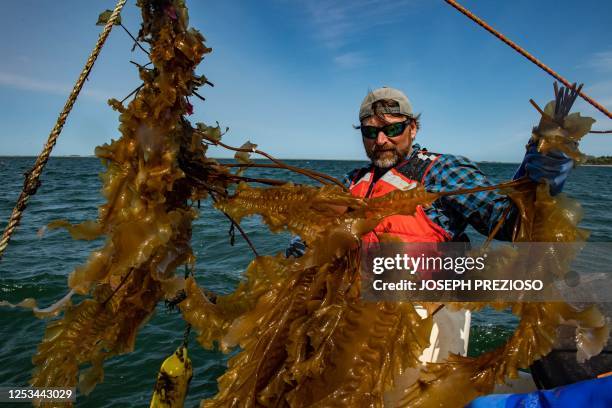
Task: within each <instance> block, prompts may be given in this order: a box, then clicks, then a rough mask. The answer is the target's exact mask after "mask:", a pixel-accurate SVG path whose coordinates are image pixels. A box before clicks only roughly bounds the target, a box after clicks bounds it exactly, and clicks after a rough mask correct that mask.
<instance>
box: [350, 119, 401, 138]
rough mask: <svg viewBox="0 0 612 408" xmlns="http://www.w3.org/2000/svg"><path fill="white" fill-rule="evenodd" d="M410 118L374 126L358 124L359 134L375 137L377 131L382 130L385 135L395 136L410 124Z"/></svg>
mask: <svg viewBox="0 0 612 408" xmlns="http://www.w3.org/2000/svg"><path fill="white" fill-rule="evenodd" d="M411 122H412V119H407V120H405V121H403V122H397V123H391V124H390V125H386V126H383V127H376V126H360V127H359V128H360V129H361V135H362V136H363V137H365V138H366V139H376V138H377V137H378V132H383V133H384V134H385V136H387V137H397V136H399V135H401V134H402V133H404V130H406V127H407V126H410V123H411Z"/></svg>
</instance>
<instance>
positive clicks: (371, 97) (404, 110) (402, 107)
mask: <svg viewBox="0 0 612 408" xmlns="http://www.w3.org/2000/svg"><path fill="white" fill-rule="evenodd" d="M381 99H391V100H393V101H396V102H397V103H398V105H399V106H397V107H389V108H386V110H385V112H384V113H391V114H395V115H406V116H408V117H411V118H412V117H414V115H413V113H412V105H411V104H410V101H409V100H408V97H407V96H406V95H404V93H403V92H402V91H400V90H398V89H395V88H389V87H387V86H383V87H382V88H378V89H375V90H373V91H370V92H369V93H368V94H367V95H366V97H365V99H364V100H363V102H361V107H360V108H359V121H362V120H363V119H365V118H367V117H368V116H372V115H374V111H373V110H372V104H373V103H374V102H376V101H380V100H381Z"/></svg>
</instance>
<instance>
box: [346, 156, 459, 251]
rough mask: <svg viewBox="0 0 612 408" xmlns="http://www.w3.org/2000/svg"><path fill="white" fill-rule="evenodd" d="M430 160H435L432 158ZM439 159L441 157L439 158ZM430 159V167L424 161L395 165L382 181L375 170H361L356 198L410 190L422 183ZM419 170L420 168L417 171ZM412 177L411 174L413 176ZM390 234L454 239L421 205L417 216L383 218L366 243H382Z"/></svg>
mask: <svg viewBox="0 0 612 408" xmlns="http://www.w3.org/2000/svg"><path fill="white" fill-rule="evenodd" d="M430 159H433V157H432V158H430ZM435 159H437V157H435ZM435 159H433V160H429V161H428V163H427V166H422V165H421V163H409V162H403V163H401V164H399V165H398V166H396V167H395V168H391V169H390V170H389V171H387V172H386V173H385V174H384V175H383V176H382V177H380V178H379V179H378V180H376V181H373V180H374V169H373V168H370V169H360V170H357V171H355V172H354V173H353V177H354V178H353V180H352V181H351V184H350V187H349V190H350V191H351V194H352V195H353V196H356V197H362V198H363V197H366V196H367V197H368V198H370V197H380V196H383V195H385V194H388V193H390V192H392V191H394V190H409V189H411V188H414V187H416V185H417V183H422V182H423V181H424V179H425V175H426V174H427V172H428V171H429V169H430V168H431V165H433V162H435ZM415 169H416V171H415ZM409 175H410V176H412V178H411V177H409ZM382 234H389V235H392V236H395V237H398V238H399V239H401V240H402V241H403V242H443V241H450V240H451V235H450V233H449V232H447V231H446V230H444V229H443V228H442V227H441V226H439V225H438V224H436V223H434V222H433V221H432V220H431V219H430V218H429V217H428V216H427V214H425V211H424V210H423V208H422V207H421V206H418V207H417V210H416V212H415V213H414V214H413V215H392V216H390V217H387V218H385V219H383V220H382V221H381V222H380V224H378V225H377V226H376V228H374V230H373V231H371V232H369V233H367V234H365V235H364V236H363V237H362V241H363V242H364V243H372V242H379V238H378V237H379V236H380V235H382Z"/></svg>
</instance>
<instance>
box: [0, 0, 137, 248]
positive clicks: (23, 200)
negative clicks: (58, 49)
mask: <svg viewBox="0 0 612 408" xmlns="http://www.w3.org/2000/svg"><path fill="white" fill-rule="evenodd" d="M126 1H127V0H119V1H118V2H117V5H116V6H115V9H114V10H113V13H112V14H111V16H110V18H109V19H108V21H107V23H106V25H105V26H104V30H102V33H100V36H99V37H98V42H97V43H96V46H95V47H94V49H93V51H92V52H91V54H90V55H89V58H88V59H87V62H86V63H85V67H84V68H83V71H81V75H80V76H79V79H77V81H76V83H75V84H74V88H72V92H70V96H69V97H68V100H67V101H66V104H65V105H64V109H62V112H61V113H60V115H59V117H58V118H57V122H55V126H54V127H53V129H52V130H51V133H50V134H49V138H48V139H47V143H46V144H45V147H44V148H43V150H42V152H41V153H40V155H39V156H38V158H37V159H36V163H34V166H33V167H32V168H31V169H30V171H28V172H27V173H26V177H25V181H24V183H23V189H22V191H21V194H20V195H19V198H18V199H17V203H16V204H15V208H13V212H12V213H11V218H9V221H8V224H7V225H6V228H5V230H4V233H3V234H2V239H1V240H0V259H2V255H3V254H4V250H5V249H6V247H7V246H8V243H9V240H10V239H11V234H13V232H14V231H15V229H16V228H17V225H19V222H20V221H21V216H22V214H23V211H24V210H25V208H26V206H27V203H28V200H29V198H30V196H32V195H34V194H36V190H37V189H38V187H39V186H40V181H39V178H40V175H41V173H42V171H43V169H44V167H45V164H47V161H48V160H49V155H50V154H51V150H53V147H54V146H55V143H56V141H57V138H58V136H59V135H60V133H61V131H62V128H63V127H64V124H65V123H66V118H67V117H68V114H69V113H70V111H71V110H72V107H73V106H74V103H75V102H76V99H77V97H78V96H79V92H81V88H82V87H83V84H84V83H85V80H86V79H87V76H88V75H89V72H90V71H91V69H92V67H93V65H94V63H95V62H96V59H97V58H98V55H99V54H100V51H101V50H102V46H103V45H104V42H105V41H106V39H107V38H108V35H109V34H110V32H111V30H112V28H113V25H114V23H115V21H116V20H117V18H118V17H119V14H120V13H121V9H122V8H123V6H124V5H125V2H126Z"/></svg>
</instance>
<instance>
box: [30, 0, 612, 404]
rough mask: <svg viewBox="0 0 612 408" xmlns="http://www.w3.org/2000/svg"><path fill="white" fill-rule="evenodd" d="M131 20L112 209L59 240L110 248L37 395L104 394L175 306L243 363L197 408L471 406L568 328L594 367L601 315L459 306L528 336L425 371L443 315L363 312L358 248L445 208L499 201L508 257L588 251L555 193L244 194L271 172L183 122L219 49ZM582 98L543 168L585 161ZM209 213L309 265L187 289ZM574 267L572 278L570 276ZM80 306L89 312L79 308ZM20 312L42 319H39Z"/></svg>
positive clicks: (556, 123)
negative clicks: (204, 203)
mask: <svg viewBox="0 0 612 408" xmlns="http://www.w3.org/2000/svg"><path fill="white" fill-rule="evenodd" d="M137 4H138V6H139V7H141V9H142V18H143V23H142V27H141V29H140V32H139V34H138V37H137V40H138V41H140V42H144V43H148V44H149V45H150V53H149V56H150V59H151V66H150V67H149V68H147V67H146V66H140V67H139V68H138V69H139V74H140V78H141V80H142V81H143V84H142V85H141V86H140V87H139V88H138V90H137V91H136V92H135V93H134V98H133V99H132V100H131V101H130V102H129V104H128V105H127V106H125V105H124V104H123V103H122V102H120V101H117V100H111V101H109V103H110V104H111V106H112V107H113V108H114V109H115V110H117V111H118V112H119V113H120V118H119V120H120V127H119V130H120V132H121V137H120V138H119V139H118V140H115V141H112V142H111V143H110V144H107V145H103V146H100V147H98V148H97V149H96V155H97V156H98V157H99V158H101V159H102V161H103V163H104V165H105V166H106V169H107V170H106V172H105V173H104V175H103V188H102V192H103V195H104V197H105V198H106V203H105V204H103V205H102V206H101V207H100V208H99V214H98V219H97V220H96V221H87V222H84V223H82V224H79V225H76V226H72V225H69V224H67V223H66V222H56V223H54V224H53V226H62V227H66V228H67V229H68V231H69V232H70V233H71V235H72V236H73V238H75V239H94V238H97V237H100V236H105V237H106V240H105V243H104V245H103V247H102V248H100V249H99V250H96V251H94V252H93V253H92V254H91V255H90V256H89V259H88V260H87V262H86V263H85V264H83V265H82V266H79V267H77V268H76V269H75V270H74V271H73V272H72V273H71V274H70V276H69V279H68V286H69V288H70V292H69V294H68V295H67V296H66V297H64V298H63V299H62V300H61V301H60V302H58V303H57V304H56V305H54V306H52V307H50V308H47V309H38V308H35V313H36V314H37V316H39V317H50V316H56V315H58V314H60V313H61V314H62V316H61V318H59V319H57V320H54V321H51V322H50V323H48V325H47V328H46V331H45V335H44V338H43V340H42V341H41V343H40V345H39V347H38V350H37V353H36V355H35V356H34V358H33V362H34V364H35V366H36V369H35V372H34V375H33V377H32V385H34V386H36V387H72V386H75V385H77V384H78V386H79V389H80V391H81V392H82V393H85V394H86V393H88V392H90V391H91V390H92V389H93V387H94V386H95V384H96V383H98V382H100V381H102V379H103V363H104V361H105V360H106V359H108V358H110V357H112V356H114V355H118V354H123V353H128V352H130V351H132V350H133V348H134V342H135V338H136V335H137V333H138V330H139V328H140V327H141V326H142V325H143V324H144V323H145V322H146V320H147V318H148V317H150V315H151V314H152V313H153V311H154V309H155V306H156V305H157V304H158V303H159V302H160V301H161V300H164V299H174V300H175V301H176V299H179V301H180V300H182V301H180V302H179V303H178V307H179V308H180V310H181V313H182V315H183V318H184V319H185V321H186V322H188V323H189V324H190V325H191V326H192V327H193V328H194V329H195V330H196V332H197V334H198V341H199V342H200V344H201V345H202V346H203V347H206V348H212V347H215V346H218V347H219V348H220V349H221V350H223V351H224V352H227V351H229V350H232V349H234V348H235V347H240V349H241V351H240V352H239V353H238V354H236V355H235V356H234V357H233V358H232V359H230V361H229V367H228V370H227V371H226V373H225V374H224V375H223V376H221V377H220V378H219V392H218V394H217V395H216V396H215V397H213V398H211V399H209V400H206V401H203V402H202V406H204V407H227V406H237V407H238V406H240V407H242V406H245V407H248V406H268V407H281V406H290V407H331V406H338V407H344V406H383V405H387V406H394V407H395V406H411V407H412V406H420V407H428V406H460V405H463V404H465V403H467V402H468V401H470V400H471V399H473V398H474V397H476V396H479V395H482V394H486V393H489V392H491V391H492V389H493V386H494V384H495V383H500V382H503V381H504V380H505V379H506V378H512V377H516V376H517V370H518V369H519V368H527V367H529V365H530V364H531V363H532V362H533V361H534V360H536V359H538V358H540V357H542V356H544V355H546V354H547V353H548V352H550V350H551V347H552V343H553V340H554V338H555V330H556V327H557V326H558V325H560V324H572V325H575V326H576V327H577V332H576V339H577V347H578V350H579V357H580V358H589V357H590V356H592V355H594V354H597V353H598V352H599V351H601V349H602V347H603V345H604V343H605V341H606V340H607V337H608V334H609V333H608V327H607V325H606V322H605V318H604V316H602V314H601V313H600V312H599V311H598V310H597V309H596V308H595V307H592V308H589V309H585V310H576V309H574V308H573V307H571V306H569V305H567V304H564V303H456V304H448V305H447V306H448V307H452V308H464V309H470V310H479V309H482V308H483V307H485V306H492V307H495V308H497V309H506V308H512V312H513V313H514V314H516V315H518V316H519V317H520V323H519V326H518V327H517V329H516V331H515V333H514V334H513V336H512V337H511V338H510V339H509V340H508V342H507V343H506V344H504V345H502V346H501V347H499V348H498V349H496V350H493V351H490V352H487V353H484V354H482V355H481V356H478V357H475V358H472V357H461V356H450V357H449V359H448V360H447V361H446V362H443V363H437V364H430V365H427V366H426V367H421V364H420V361H419V360H418V358H419V356H420V354H421V353H422V351H423V350H424V349H425V348H426V347H427V346H428V345H429V333H430V331H431V327H432V324H433V319H432V315H431V314H430V315H429V316H428V317H427V318H421V317H420V316H419V315H418V314H417V313H416V310H415V307H414V304H412V303H408V302H378V303H372V302H370V303H368V302H364V301H362V300H361V299H360V293H361V287H360V285H361V281H360V278H359V267H358V265H359V245H360V237H361V236H362V235H363V234H365V233H367V232H369V231H370V230H372V229H373V228H374V227H375V226H376V225H377V224H378V223H379V222H380V220H382V219H383V218H385V217H387V216H390V215H394V214H405V215H408V214H412V213H414V211H415V210H416V208H417V206H419V205H421V206H426V205H429V204H431V203H433V202H434V201H435V200H437V199H439V198H440V197H442V196H444V195H449V194H459V193H461V194H465V193H466V192H469V191H471V192H475V191H479V190H483V189H489V188H501V189H503V191H505V192H507V194H508V195H509V196H510V197H511V198H512V199H513V200H514V202H515V203H516V205H517V206H518V208H519V209H520V214H521V215H520V218H521V222H520V224H519V225H518V227H517V229H516V233H515V242H530V241H533V242H575V241H584V240H586V238H587V236H588V234H587V233H586V231H584V230H582V229H580V228H579V227H578V223H579V221H580V218H581V212H580V206H579V203H578V202H577V201H575V200H573V199H570V198H569V197H567V196H565V195H563V194H562V195H559V196H556V197H551V196H550V194H549V193H548V187H547V185H545V184H543V185H539V186H536V185H534V184H532V183H531V182H529V181H526V180H518V181H514V182H509V183H504V184H502V185H498V186H494V187H482V188H476V189H471V190H462V191H456V192H444V193H432V192H427V191H425V190H424V188H423V187H422V186H418V187H416V188H414V189H412V190H408V191H396V192H393V193H391V194H388V195H386V196H383V197H379V198H373V199H361V198H356V197H353V196H351V195H350V193H349V192H348V191H347V190H346V189H345V188H344V187H342V186H341V184H340V183H339V182H338V181H337V180H335V179H333V178H331V177H329V176H327V175H324V174H322V173H318V172H313V171H310V170H305V169H297V168H295V167H293V166H288V165H286V164H284V163H282V162H281V161H278V160H276V159H274V158H273V157H271V156H269V155H268V158H270V159H271V160H272V161H273V163H274V164H273V165H269V166H270V167H275V168H283V169H288V170H292V171H296V172H300V173H301V174H303V175H306V176H308V177H310V178H312V179H313V180H315V181H317V182H318V183H320V184H321V186H320V187H315V186H308V185H295V184H292V183H286V182H285V181H284V180H282V179H254V178H248V177H246V176H244V175H243V173H242V172H243V170H244V169H245V168H248V167H249V166H257V165H261V164H253V163H250V161H249V154H250V153H260V154H265V153H264V152H260V151H258V150H257V149H256V146H255V145H253V144H251V143H248V142H247V143H245V145H243V147H241V148H232V147H231V146H227V145H225V144H223V143H222V142H221V137H222V132H221V129H220V127H219V126H218V125H217V126H216V127H210V126H206V125H204V124H201V123H199V124H196V126H195V127H193V126H192V125H191V124H190V123H189V121H188V120H187V119H186V117H185V116H186V115H187V114H189V113H190V112H191V111H192V109H193V108H192V106H191V104H190V103H189V100H188V97H190V96H192V95H194V94H195V93H196V91H197V89H198V88H199V87H201V86H203V85H205V84H206V83H207V82H208V81H207V80H206V78H205V77H204V76H200V75H197V74H196V73H195V68H196V66H197V65H198V64H199V63H200V61H201V60H202V58H203V57H204V55H205V54H207V53H209V52H210V51H211V50H210V49H209V48H207V47H206V46H205V45H204V38H203V37H202V35H201V34H200V33H199V32H198V31H196V30H194V29H192V28H189V27H188V15H187V9H186V7H185V5H184V2H183V1H182V0H139V1H138V2H137ZM575 93H576V90H575V89H574V90H573V93H572V92H569V91H567V90H564V89H561V90H557V92H556V99H555V101H556V102H553V103H551V104H548V105H547V107H546V108H545V109H544V110H542V120H541V122H540V124H539V125H538V126H537V127H536V128H535V129H534V133H533V138H534V141H535V142H536V143H538V146H539V148H540V149H541V150H543V151H545V150H547V149H549V150H550V149H553V148H554V149H559V150H562V151H565V152H566V153H568V154H569V155H570V156H572V157H573V158H574V159H576V160H580V157H581V155H580V153H579V151H578V148H577V144H578V141H579V140H580V139H581V138H582V136H584V135H585V134H586V133H587V132H588V131H589V130H590V128H591V125H592V123H593V120H592V119H590V118H583V117H581V116H580V115H579V114H571V115H568V113H569V107H571V102H573V99H572V98H575ZM210 144H215V145H220V146H224V147H226V148H229V149H234V150H237V155H236V159H237V160H238V162H239V163H238V167H237V170H236V171H235V172H232V169H233V168H236V165H223V164H220V163H218V162H217V161H216V160H214V159H211V158H208V157H207V156H206V150H207V147H208V145H210ZM253 183H258V184H267V185H271V186H272V187H265V188H256V187H253V186H252V185H251V184H253ZM207 198H211V199H213V201H214V203H215V207H216V208H217V209H218V210H220V211H223V212H224V213H225V214H226V215H227V217H228V218H230V219H231V220H232V222H235V223H236V224H238V223H240V221H241V219H243V218H244V217H247V216H251V215H256V214H257V215H260V216H261V217H262V218H263V220H264V222H265V223H266V225H267V226H268V227H269V229H270V230H271V231H272V232H279V231H286V230H288V231H291V232H292V233H294V234H297V235H300V236H301V237H302V238H303V239H304V240H305V241H306V242H308V245H309V249H308V250H307V251H306V254H305V255H304V256H303V257H302V258H299V259H286V258H284V257H283V256H282V255H280V254H279V255H276V256H258V257H256V258H255V259H254V260H253V261H252V262H251V264H250V265H249V267H248V268H247V270H246V272H245V279H244V280H243V281H242V282H241V283H240V284H239V286H238V288H237V289H236V290H235V291H234V292H233V293H232V294H229V295H226V296H217V297H216V299H215V302H212V301H211V299H210V297H209V296H207V294H206V292H205V290H204V289H203V288H202V287H200V286H199V285H198V284H197V282H196V280H195V279H194V278H193V277H187V278H185V277H184V276H183V275H182V274H181V273H179V274H177V273H176V270H177V267H178V266H180V265H184V264H187V265H190V266H193V265H194V264H195V257H194V254H193V252H192V249H191V246H190V239H191V233H192V230H191V225H192V222H193V220H194V219H195V217H196V216H197V210H196V208H194V205H193V204H194V203H195V202H197V201H199V200H203V199H207ZM347 208H348V209H350V211H345V209H347ZM384 239H385V237H383V240H384ZM563 261H564V262H565V263H563V265H564V266H569V261H571V259H569V258H563ZM563 265H562V266H563ZM564 272H567V271H566V270H565V271H564V270H560V271H559V273H560V274H562V273H564ZM74 293H77V294H80V295H83V296H85V300H83V301H81V302H79V303H77V304H74V305H73V304H72V302H71V299H70V298H71V295H72V294H74ZM177 294H180V296H178V297H177ZM21 305H22V306H26V307H32V308H34V307H35V302H33V301H32V300H28V301H25V302H24V303H22V304H21ZM426 306H427V307H428V309H429V310H433V308H435V307H437V305H431V304H429V305H426ZM415 370H417V371H418V370H420V372H417V375H418V380H417V381H416V382H414V383H406V382H405V379H406V378H407V377H408V376H409V374H411V373H414V371H415Z"/></svg>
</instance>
